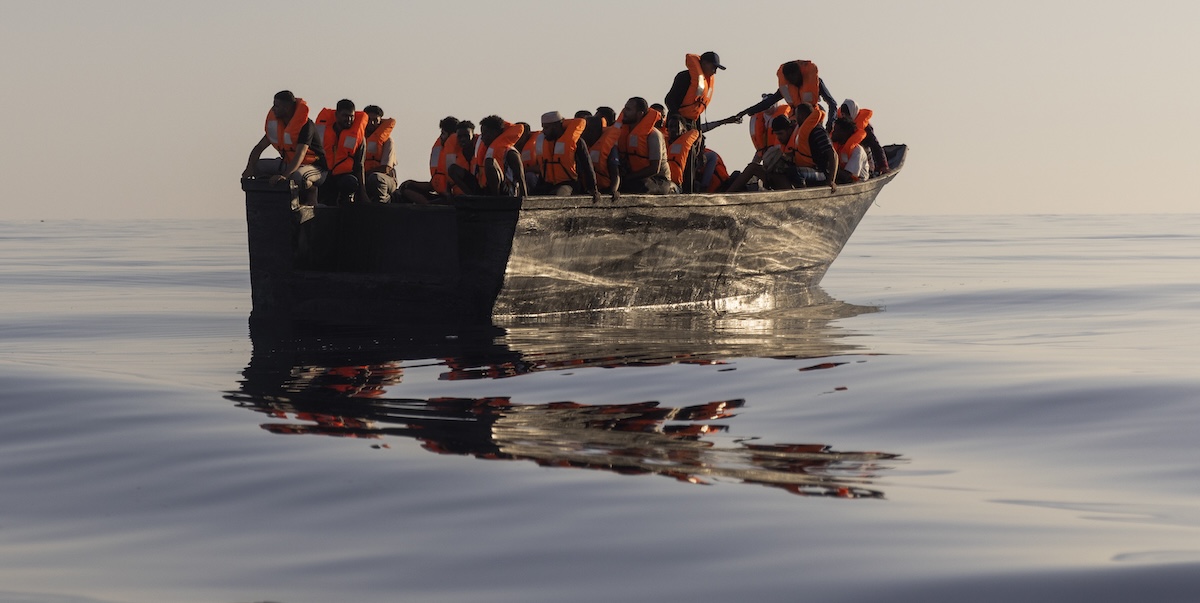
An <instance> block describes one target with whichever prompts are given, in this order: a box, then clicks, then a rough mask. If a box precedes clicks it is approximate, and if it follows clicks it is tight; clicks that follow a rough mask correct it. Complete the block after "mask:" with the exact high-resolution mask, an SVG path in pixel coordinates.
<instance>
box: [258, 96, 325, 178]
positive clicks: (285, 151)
mask: <svg viewBox="0 0 1200 603" xmlns="http://www.w3.org/2000/svg"><path fill="white" fill-rule="evenodd" d="M306 123H308V103H306V102H304V99H302V98H298V99H296V110H295V111H293V112H292V119H291V120H290V121H288V122H287V124H286V125H284V123H283V122H282V121H280V120H279V118H278V117H275V108H274V107H272V108H271V109H268V110H267V121H266V123H265V124H264V125H263V128H264V129H265V130H266V132H267V141H268V142H270V143H271V146H273V147H275V150H276V151H277V152H278V153H279V156H280V157H282V158H283V162H284V163H285V164H287V163H290V162H291V161H292V157H294V156H295V155H296V146H297V145H296V141H297V140H299V139H300V129H301V128H303V127H304V124H306ZM316 160H317V154H316V153H314V152H313V150H312V149H311V148H309V149H308V152H306V153H305V154H304V159H302V160H300V165H309V164H311V163H314V162H316Z"/></svg>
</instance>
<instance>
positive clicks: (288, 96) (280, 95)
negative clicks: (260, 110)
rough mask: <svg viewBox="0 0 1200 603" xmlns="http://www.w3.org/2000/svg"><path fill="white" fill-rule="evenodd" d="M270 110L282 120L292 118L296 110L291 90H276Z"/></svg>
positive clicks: (294, 96) (294, 98)
mask: <svg viewBox="0 0 1200 603" xmlns="http://www.w3.org/2000/svg"><path fill="white" fill-rule="evenodd" d="M271 111H273V112H274V113H275V117H278V118H279V119H280V120H282V121H288V120H290V119H292V114H293V113H295V112H296V95H295V94H292V91H291V90H280V91H279V92H276V93H275V100H274V101H272V103H271Z"/></svg>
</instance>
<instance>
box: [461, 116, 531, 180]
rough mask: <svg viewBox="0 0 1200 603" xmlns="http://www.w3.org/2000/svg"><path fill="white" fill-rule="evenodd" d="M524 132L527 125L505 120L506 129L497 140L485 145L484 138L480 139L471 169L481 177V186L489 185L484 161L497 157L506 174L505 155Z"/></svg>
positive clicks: (501, 170)
mask: <svg viewBox="0 0 1200 603" xmlns="http://www.w3.org/2000/svg"><path fill="white" fill-rule="evenodd" d="M524 133H525V126H521V125H517V124H510V123H508V122H504V131H503V132H501V133H500V135H499V136H497V137H496V140H493V141H492V144H490V145H488V146H486V147H485V146H483V139H482V138H481V139H480V140H479V142H478V144H476V145H475V157H474V158H473V159H472V160H471V171H472V172H474V173H475V176H476V177H477V178H478V179H479V186H487V177H486V176H485V174H484V170H483V164H484V162H486V161H487V160H488V159H495V160H496V164H497V165H499V166H500V173H501V174H504V173H505V169H504V167H505V166H504V155H505V153H506V152H507V151H508V149H511V148H513V145H514V144H516V142H517V140H520V138H521V135H522V134H524Z"/></svg>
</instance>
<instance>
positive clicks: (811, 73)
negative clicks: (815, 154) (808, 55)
mask: <svg viewBox="0 0 1200 603" xmlns="http://www.w3.org/2000/svg"><path fill="white" fill-rule="evenodd" d="M775 77H776V80H777V81H778V83H779V88H778V89H777V90H776V91H775V92H773V93H771V94H767V95H766V96H764V97H763V99H762V101H761V102H759V103H758V104H756V105H754V106H752V107H747V108H745V109H742V110H741V111H740V112H739V113H738V114H737V116H738V117H743V116H746V115H753V114H755V113H759V112H761V111H764V110H766V109H768V108H770V107H772V106H773V105H775V103H777V102H779V101H780V100H783V101H784V102H786V103H787V104H788V106H790V107H792V110H793V111H794V110H795V108H796V106H797V105H800V104H808V105H811V106H812V107H813V108H815V109H816V110H817V111H818V113H819V114H820V115H821V116H822V119H825V115H826V112H825V111H824V110H823V109H821V105H820V104H819V101H822V100H824V101H825V104H826V105H827V106H828V107H829V112H828V118H827V119H828V121H827V123H826V124H825V129H826V131H829V130H832V129H833V119H834V116H835V113H836V112H837V106H838V104H837V101H835V100H833V95H832V94H830V93H829V88H826V87H825V81H824V80H822V79H821V77H820V75H819V74H818V71H817V64H816V63H814V62H812V61H804V60H797V61H788V62H786V63H784V64H782V65H780V66H779V69H778V70H777V71H776V72H775Z"/></svg>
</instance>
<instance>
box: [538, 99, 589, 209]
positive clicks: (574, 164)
mask: <svg viewBox="0 0 1200 603" xmlns="http://www.w3.org/2000/svg"><path fill="white" fill-rule="evenodd" d="M586 125H587V124H585V123H584V120H582V119H563V117H562V114H560V113H559V112H558V111H550V112H549V113H546V114H544V115H542V133H541V134H539V135H538V137H537V142H536V143H535V144H534V156H535V157H536V158H537V162H538V167H539V175H540V179H539V180H540V182H538V185H537V188H535V189H533V191H534V194H535V195H554V196H558V197H564V196H569V195H578V194H581V193H591V195H592V201H593V202H595V201H599V200H600V193H599V191H597V190H596V172H595V171H594V169H593V168H592V157H591V154H590V153H588V147H587V143H586V142H583V140H582V138H583V130H584V128H585V127H586Z"/></svg>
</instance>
